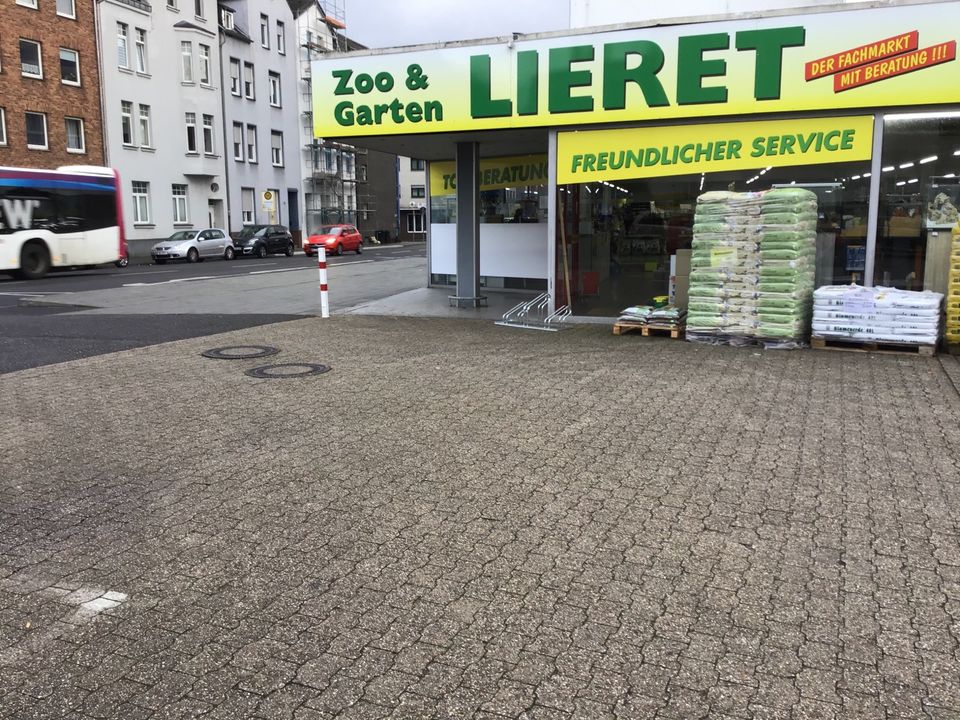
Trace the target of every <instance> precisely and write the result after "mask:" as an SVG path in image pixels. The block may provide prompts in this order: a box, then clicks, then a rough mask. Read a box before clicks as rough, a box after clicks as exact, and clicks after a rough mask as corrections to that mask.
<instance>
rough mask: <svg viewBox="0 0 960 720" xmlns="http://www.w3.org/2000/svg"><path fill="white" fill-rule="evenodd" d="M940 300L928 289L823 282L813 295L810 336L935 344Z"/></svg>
mask: <svg viewBox="0 0 960 720" xmlns="http://www.w3.org/2000/svg"><path fill="white" fill-rule="evenodd" d="M942 303H943V295H941V294H940V293H936V292H930V291H928V290H925V291H923V292H912V291H909V290H897V289H896V288H885V287H874V288H865V287H861V286H859V285H825V286H824V287H821V288H817V290H816V291H815V292H814V294H813V337H816V338H823V339H828V340H829V339H833V340H852V341H861V342H880V343H884V342H886V343H901V344H904V343H905V344H909V345H936V343H937V340H938V338H939V333H940V307H941V305H942Z"/></svg>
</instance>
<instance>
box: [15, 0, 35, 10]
mask: <svg viewBox="0 0 960 720" xmlns="http://www.w3.org/2000/svg"><path fill="white" fill-rule="evenodd" d="M17 5H23V7H28V8H33V9H34V10H37V9H39V6H38V5H37V0H17Z"/></svg>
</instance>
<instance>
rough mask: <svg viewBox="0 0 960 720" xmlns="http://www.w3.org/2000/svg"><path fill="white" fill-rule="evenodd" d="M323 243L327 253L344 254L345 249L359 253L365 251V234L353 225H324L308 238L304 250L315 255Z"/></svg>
mask: <svg viewBox="0 0 960 720" xmlns="http://www.w3.org/2000/svg"><path fill="white" fill-rule="evenodd" d="M321 245H323V247H324V248H326V251H327V255H331V254H335V255H343V251H344V250H353V251H354V252H355V253H357V255H359V254H360V253H362V252H363V236H362V235H360V232H359V231H358V230H357V229H356V228H355V227H354V226H353V225H322V226H320V227H319V228H317V232H316V233H314V234H313V235H311V236H310V237H308V238H307V241H306V242H305V243H304V244H303V252H304V253H305V254H307V255H315V254H316V253H317V248H318V247H320V246H321Z"/></svg>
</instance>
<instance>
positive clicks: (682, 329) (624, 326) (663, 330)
mask: <svg viewBox="0 0 960 720" xmlns="http://www.w3.org/2000/svg"><path fill="white" fill-rule="evenodd" d="M634 330H639V331H640V333H641V334H642V335H643V336H644V337H650V336H651V335H669V336H670V337H671V338H673V339H674V340H676V339H677V338H682V337H683V336H684V334H685V333H686V325H683V324H681V325H657V324H653V325H650V324H647V323H635V322H628V321H625V320H622V321H618V322H616V323H614V324H613V334H614V335H623V334H625V333H628V332H633V331H634Z"/></svg>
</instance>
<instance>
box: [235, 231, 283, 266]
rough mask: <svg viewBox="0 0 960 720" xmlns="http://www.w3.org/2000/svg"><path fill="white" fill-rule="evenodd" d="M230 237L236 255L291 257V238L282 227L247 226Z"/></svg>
mask: <svg viewBox="0 0 960 720" xmlns="http://www.w3.org/2000/svg"><path fill="white" fill-rule="evenodd" d="M232 237H233V246H234V247H235V248H236V250H237V255H255V256H256V257H262V258H263V257H266V256H267V255H270V254H271V253H283V254H284V255H286V256H287V257H289V256H291V255H293V236H292V235H291V234H290V232H289V231H288V230H287V229H286V228H285V227H284V226H283V225H247V226H245V227H244V228H243V230H241V231H240V232H238V233H234V234H233V236H232Z"/></svg>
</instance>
